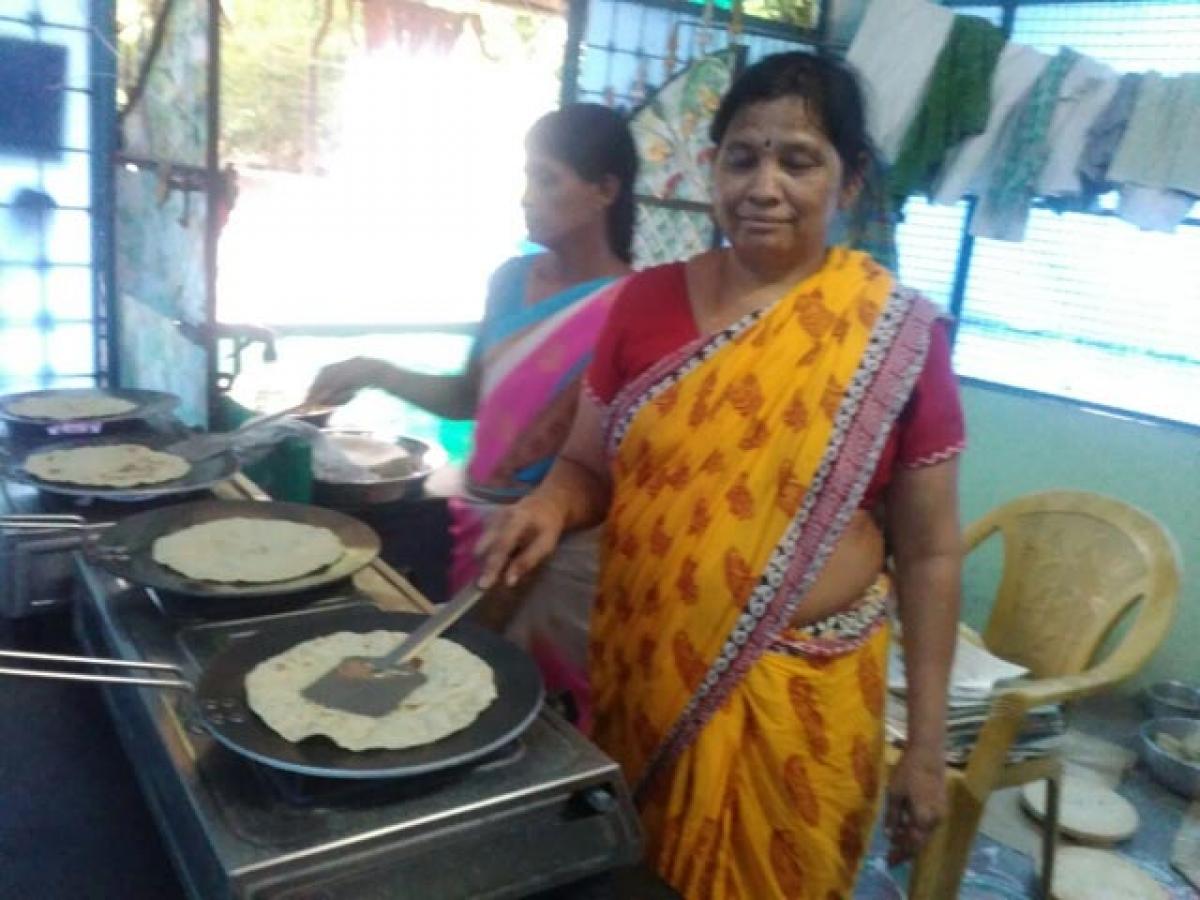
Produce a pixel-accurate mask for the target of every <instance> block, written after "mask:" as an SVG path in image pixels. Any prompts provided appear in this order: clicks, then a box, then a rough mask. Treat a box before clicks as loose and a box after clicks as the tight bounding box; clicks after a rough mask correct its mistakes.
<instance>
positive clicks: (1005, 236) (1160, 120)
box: [847, 0, 1200, 241]
mask: <svg viewBox="0 0 1200 900" xmlns="http://www.w3.org/2000/svg"><path fill="white" fill-rule="evenodd" d="M847 60H848V61H849V62H850V63H851V65H853V66H854V67H855V68H856V69H857V70H858V72H859V74H860V75H861V77H862V80H863V83H864V89H865V91H866V94H867V102H868V127H869V129H870V132H871V136H872V138H873V140H874V141H875V144H876V146H877V147H878V149H879V151H880V154H881V155H882V157H883V159H884V161H885V162H886V163H887V164H888V166H889V171H888V175H887V188H886V193H887V195H888V197H889V198H890V201H891V204H892V206H893V208H895V209H897V210H898V209H900V208H901V207H902V205H903V203H904V201H905V200H906V199H907V197H909V196H911V195H912V194H914V193H924V194H926V195H927V196H928V197H929V199H930V200H931V201H932V202H934V203H936V204H940V205H954V204H956V203H958V202H959V201H960V200H962V199H963V197H965V196H968V195H971V196H974V197H975V198H976V199H977V201H978V202H977V203H976V204H975V208H974V211H973V214H972V219H971V225H970V229H971V233H972V234H973V235H974V236H976V237H990V238H998V239H1001V240H1011V241H1019V240H1022V239H1023V238H1024V235H1025V227H1026V223H1027V221H1028V218H1029V210H1030V208H1031V206H1032V204H1033V202H1034V200H1035V198H1040V199H1041V200H1043V201H1045V202H1046V203H1047V204H1048V205H1050V206H1051V207H1053V208H1055V209H1076V210H1083V211H1086V210H1091V209H1095V208H1096V206H1097V201H1098V198H1099V197H1100V195H1102V194H1105V193H1108V192H1109V191H1112V190H1117V191H1118V192H1119V198H1120V199H1119V205H1118V208H1117V213H1118V215H1120V216H1121V217H1122V218H1124V219H1126V220H1128V221H1130V222H1132V223H1133V224H1135V225H1137V226H1138V227H1140V228H1143V229H1150V230H1156V231H1167V232H1169V231H1173V230H1174V229H1175V228H1176V227H1177V226H1178V225H1179V224H1180V223H1181V222H1183V221H1184V220H1185V219H1186V218H1187V216H1188V214H1189V212H1190V210H1191V209H1192V207H1193V206H1194V205H1195V203H1196V200H1197V198H1198V196H1200V74H1188V75H1181V76H1175V77H1165V76H1163V75H1160V74H1158V73H1156V72H1148V73H1143V74H1126V75H1123V76H1122V75H1120V74H1118V73H1117V72H1116V71H1115V70H1114V69H1112V68H1111V67H1110V66H1108V65H1105V64H1104V63H1102V62H1099V61H1097V60H1095V59H1092V58H1091V57H1089V56H1087V55H1085V54H1082V53H1078V52H1076V51H1075V50H1072V49H1070V48H1063V49H1061V50H1060V51H1059V52H1058V53H1057V54H1056V55H1054V56H1052V57H1051V56H1048V55H1047V54H1045V53H1042V52H1040V51H1038V50H1035V49H1033V48H1030V47H1027V46H1024V45H1022V44H1019V43H1014V42H1011V41H1007V40H1006V39H1005V37H1004V35H1003V32H1002V31H1001V30H1000V29H999V28H997V27H996V26H995V25H993V24H992V23H991V22H988V21H987V20H985V19H981V18H978V17H974V16H964V15H956V14H955V13H954V12H953V11H952V10H950V9H947V8H945V7H942V6H939V5H937V4H936V3H932V2H929V0H872V2H871V3H870V6H869V7H868V9H867V11H866V15H865V16H864V18H863V21H862V23H861V25H860V26H859V29H858V32H857V33H856V35H855V37H854V40H853V42H852V43H851V45H850V49H849V51H848V53H847Z"/></svg>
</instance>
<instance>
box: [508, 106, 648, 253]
mask: <svg viewBox="0 0 1200 900" xmlns="http://www.w3.org/2000/svg"><path fill="white" fill-rule="evenodd" d="M525 147H526V149H527V150H530V151H537V152H539V153H544V154H546V155H547V156H549V157H550V158H551V159H554V160H557V161H558V162H561V163H563V164H564V165H567V166H570V167H571V168H572V169H573V170H574V171H575V174H576V175H578V176H579V177H580V178H582V179H583V180H584V181H590V182H592V183H593V184H599V183H601V182H602V181H604V179H605V178H606V177H607V176H609V175H611V176H613V177H614V178H616V179H617V184H618V189H617V196H616V199H614V200H613V202H612V205H611V206H609V208H608V243H609V246H610V247H611V248H612V251H613V253H615V254H616V255H617V256H618V257H620V258H621V259H623V260H624V261H625V262H630V261H631V260H632V259H633V216H634V201H633V184H634V181H635V180H636V179H637V171H638V156H637V148H636V147H635V146H634V143H633V135H632V134H630V132H629V126H628V125H627V124H626V123H625V119H624V118H622V116H621V115H620V114H619V113H616V112H614V111H613V110H611V109H609V108H608V107H607V106H601V105H600V104H598V103H570V104H568V105H566V106H564V107H562V108H561V109H556V110H554V112H551V113H547V114H546V115H544V116H542V117H541V118H540V119H538V120H537V122H535V123H534V126H533V128H531V129H530V130H529V135H528V137H526V139H525Z"/></svg>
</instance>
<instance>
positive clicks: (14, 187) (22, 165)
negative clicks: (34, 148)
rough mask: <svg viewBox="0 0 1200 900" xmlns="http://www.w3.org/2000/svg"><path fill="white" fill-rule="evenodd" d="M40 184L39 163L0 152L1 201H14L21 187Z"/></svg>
mask: <svg viewBox="0 0 1200 900" xmlns="http://www.w3.org/2000/svg"><path fill="white" fill-rule="evenodd" d="M37 186H38V168H37V163H36V162H34V161H33V160H32V159H29V158H27V157H21V156H12V155H8V154H2V153H0V203H3V204H7V203H12V201H13V196H14V195H15V194H16V193H17V191H19V190H20V189H21V188H36V187H37Z"/></svg>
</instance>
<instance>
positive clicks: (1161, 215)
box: [1117, 184, 1196, 233]
mask: <svg viewBox="0 0 1200 900" xmlns="http://www.w3.org/2000/svg"><path fill="white" fill-rule="evenodd" d="M1195 205H1196V198H1195V197H1193V196H1192V195H1191V194H1184V193H1180V192H1179V191H1171V190H1163V189H1161V188H1150V187H1142V186H1141V185H1138V184H1127V185H1124V186H1123V187H1122V188H1121V203H1120V205H1119V206H1118V207H1117V215H1119V216H1120V217H1121V218H1122V219H1124V220H1125V221H1126V222H1130V223H1132V224H1134V225H1136V226H1137V227H1138V228H1140V229H1142V231H1165V232H1167V233H1171V232H1173V231H1174V230H1175V229H1176V228H1178V227H1179V226H1180V225H1181V224H1182V223H1183V220H1184V219H1186V218H1187V217H1188V213H1190V212H1191V209H1192V207H1193V206H1195Z"/></svg>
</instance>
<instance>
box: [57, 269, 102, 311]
mask: <svg viewBox="0 0 1200 900" xmlns="http://www.w3.org/2000/svg"><path fill="white" fill-rule="evenodd" d="M92 311H93V306H92V270H91V269H90V268H88V267H86V266H66V267H63V268H52V269H50V270H48V271H47V272H46V312H47V313H48V314H49V315H50V316H51V317H52V318H53V319H55V320H56V321H71V320H75V321H79V322H90V321H91V319H92Z"/></svg>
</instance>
